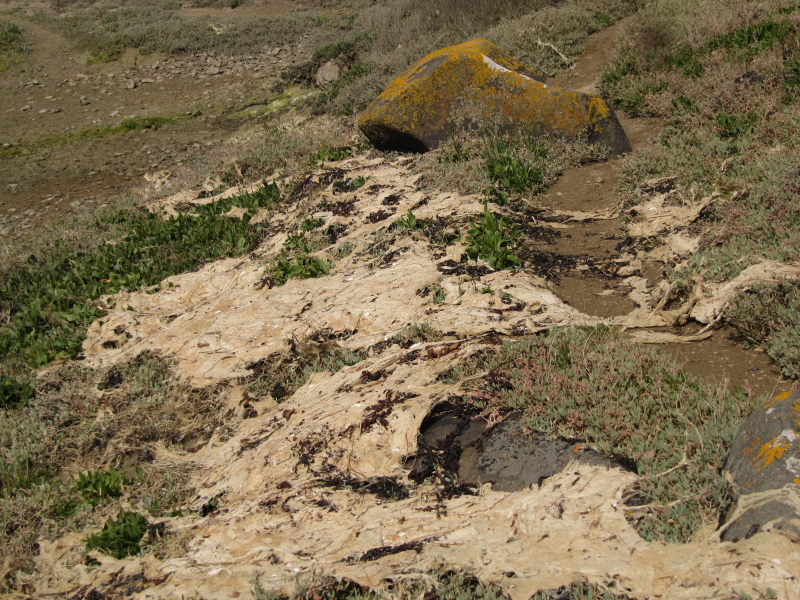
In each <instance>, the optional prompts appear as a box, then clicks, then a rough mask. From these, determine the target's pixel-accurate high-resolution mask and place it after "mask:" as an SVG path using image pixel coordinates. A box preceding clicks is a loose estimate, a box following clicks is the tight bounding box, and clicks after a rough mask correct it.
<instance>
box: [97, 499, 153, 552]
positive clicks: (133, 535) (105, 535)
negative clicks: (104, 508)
mask: <svg viewBox="0 0 800 600" xmlns="http://www.w3.org/2000/svg"><path fill="white" fill-rule="evenodd" d="M145 533H147V519H145V518H144V517H143V516H142V515H140V514H139V513H134V512H127V511H122V510H121V511H119V514H117V518H116V520H114V519H109V520H108V521H106V523H105V525H103V529H102V531H100V532H99V533H95V534H92V535H90V536H89V537H88V538H86V552H91V551H92V550H100V551H101V552H103V553H104V554H108V555H109V556H113V557H114V558H116V559H118V560H120V559H123V558H127V557H128V556H133V555H135V554H139V552H140V551H141V545H140V543H141V541H142V538H143V537H144V534H145Z"/></svg>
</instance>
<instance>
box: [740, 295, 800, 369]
mask: <svg viewBox="0 0 800 600" xmlns="http://www.w3.org/2000/svg"><path fill="white" fill-rule="evenodd" d="M726 319H727V321H728V323H729V324H731V325H733V326H734V327H735V328H736V330H737V331H738V332H739V333H740V334H741V335H742V336H743V337H744V338H745V339H747V340H748V341H749V342H751V343H753V344H760V345H762V346H763V347H764V349H765V350H766V352H767V354H768V355H769V357H770V358H771V359H772V360H774V361H775V363H776V364H777V365H778V367H779V368H780V370H781V373H782V374H783V375H784V377H790V378H793V379H800V283H798V282H786V283H779V284H761V285H757V286H754V287H753V288H752V289H749V290H746V291H743V292H741V293H739V294H738V296H737V297H736V298H734V300H733V302H731V305H730V307H729V308H728V310H727V313H726Z"/></svg>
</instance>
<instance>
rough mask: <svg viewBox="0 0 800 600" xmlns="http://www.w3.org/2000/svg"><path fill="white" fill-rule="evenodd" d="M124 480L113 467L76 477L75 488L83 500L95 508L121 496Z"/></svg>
mask: <svg viewBox="0 0 800 600" xmlns="http://www.w3.org/2000/svg"><path fill="white" fill-rule="evenodd" d="M124 484H125V478H124V476H123V475H122V473H120V472H119V471H117V470H116V469H115V468H114V467H109V468H108V469H105V470H96V471H86V472H85V473H81V474H79V475H78V479H77V480H76V481H75V488H76V489H77V490H78V492H80V494H81V496H82V497H83V499H84V500H85V501H86V502H88V503H89V504H91V505H92V506H97V505H98V504H102V503H103V502H105V501H107V500H110V499H113V498H119V497H120V496H122V492H123V489H124Z"/></svg>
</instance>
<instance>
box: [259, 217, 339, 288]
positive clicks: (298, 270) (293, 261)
mask: <svg viewBox="0 0 800 600" xmlns="http://www.w3.org/2000/svg"><path fill="white" fill-rule="evenodd" d="M314 249H315V248H314V246H312V245H311V244H310V243H309V240H308V238H307V237H306V235H305V232H304V231H302V230H301V232H300V233H299V234H294V235H290V236H289V239H288V240H287V241H286V243H285V244H284V247H283V248H282V249H281V252H280V254H279V255H278V256H277V257H276V258H275V260H274V261H272V263H271V264H270V265H268V266H267V268H266V269H265V270H264V279H265V281H266V282H267V283H269V285H270V287H277V286H281V285H283V284H284V283H286V282H287V281H289V280H290V279H313V278H315V277H321V276H323V275H327V274H328V273H330V264H329V263H328V262H327V261H326V260H323V259H321V258H319V257H317V256H312V255H311V252H313V251H314Z"/></svg>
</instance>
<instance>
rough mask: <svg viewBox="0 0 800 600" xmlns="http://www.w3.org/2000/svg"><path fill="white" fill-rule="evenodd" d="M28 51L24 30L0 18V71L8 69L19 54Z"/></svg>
mask: <svg viewBox="0 0 800 600" xmlns="http://www.w3.org/2000/svg"><path fill="white" fill-rule="evenodd" d="M29 51H30V47H29V46H28V39H27V35H26V34H25V30H24V29H22V27H20V26H19V25H17V24H15V23H9V22H8V21H4V20H1V19H0V72H2V71H5V70H6V69H8V68H9V67H10V66H11V64H13V63H14V62H15V61H16V60H18V58H19V56H20V55H22V54H25V53H26V52H29Z"/></svg>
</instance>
